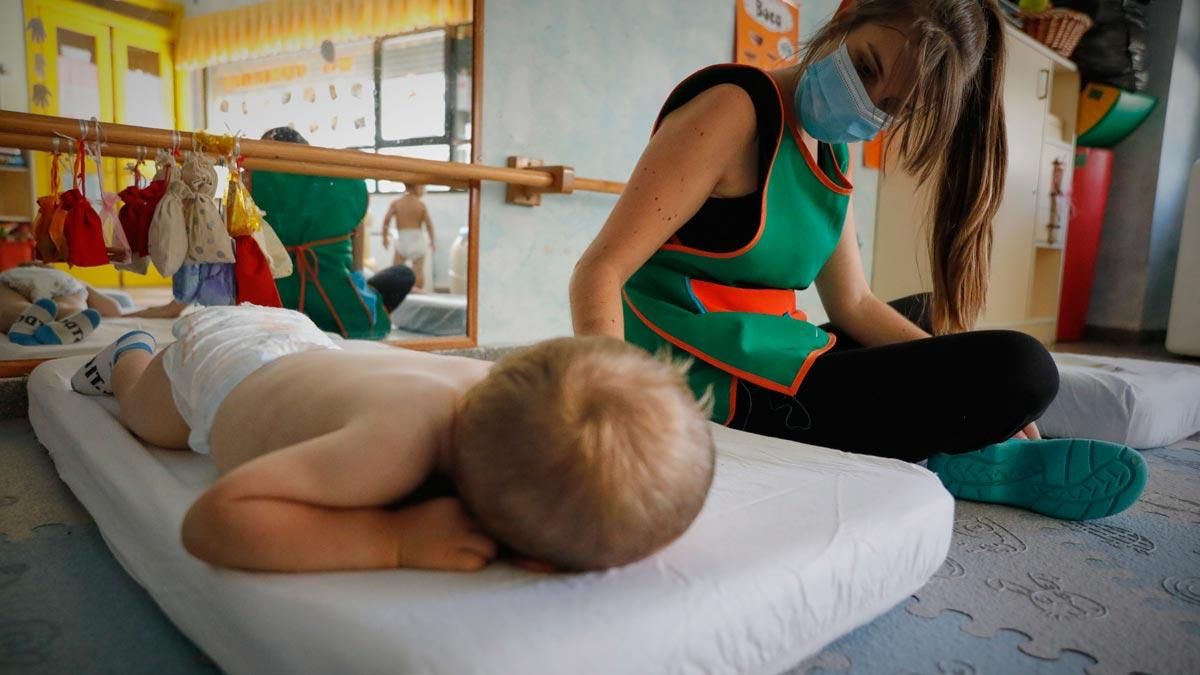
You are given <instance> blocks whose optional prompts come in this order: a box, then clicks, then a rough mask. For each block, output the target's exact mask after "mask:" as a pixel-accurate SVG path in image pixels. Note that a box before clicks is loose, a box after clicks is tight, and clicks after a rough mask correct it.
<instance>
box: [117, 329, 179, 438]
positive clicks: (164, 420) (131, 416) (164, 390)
mask: <svg viewBox="0 0 1200 675" xmlns="http://www.w3.org/2000/svg"><path fill="white" fill-rule="evenodd" d="M168 349H169V347H168ZM165 353H166V352H165V350H164V352H163V353H160V354H159V355H158V356H153V357H152V356H150V353H149V352H146V351H143V350H131V351H129V352H128V353H126V354H123V355H122V356H121V358H120V359H119V360H118V361H117V362H116V363H115V364H114V365H113V369H112V388H113V394H114V395H115V396H116V397H117V403H118V404H119V405H120V406H121V421H122V422H123V423H124V424H125V426H126V427H128V428H129V430H130V431H132V432H133V433H135V434H137V435H138V437H140V438H141V439H142V440H144V441H146V442H147V443H149V444H151V445H156V446H158V447H160V448H165V449H168V450H187V449H188V444H187V441H188V432H189V431H190V429H188V425H187V422H185V421H183V416H182V415H180V414H179V409H178V408H176V407H175V399H174V398H173V397H172V395H171V381H170V379H169V378H168V377H167V371H166V370H165V369H164V368H163V365H162V361H163V354H165Z"/></svg>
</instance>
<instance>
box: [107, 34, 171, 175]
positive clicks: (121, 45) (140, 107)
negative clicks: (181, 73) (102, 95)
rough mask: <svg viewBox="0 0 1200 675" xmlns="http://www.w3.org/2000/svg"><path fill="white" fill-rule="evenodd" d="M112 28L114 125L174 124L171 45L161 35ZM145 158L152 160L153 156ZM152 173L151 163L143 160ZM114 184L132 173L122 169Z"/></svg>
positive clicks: (158, 126)
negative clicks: (113, 29) (115, 123)
mask: <svg viewBox="0 0 1200 675" xmlns="http://www.w3.org/2000/svg"><path fill="white" fill-rule="evenodd" d="M145 33H148V31H141V32H139V33H136V34H135V33H131V32H129V31H125V30H115V31H113V41H112V46H113V58H112V62H113V91H114V93H115V97H114V103H115V105H114V114H115V118H114V121H116V122H117V123H118V124H132V125H134V126H141V127H153V128H156V129H174V128H176V127H175V64H174V63H173V61H172V58H171V44H170V42H168V41H167V40H166V38H165V37H158V36H156V35H154V34H152V33H151V34H145ZM149 159H153V155H151V156H150V158H149ZM146 172H147V173H150V174H151V175H153V172H154V163H153V162H152V161H147V162H146ZM118 184H119V185H120V186H121V187H122V188H124V187H127V186H129V185H132V184H133V176H132V174H130V173H129V172H128V171H122V172H121V175H120V176H119V177H118Z"/></svg>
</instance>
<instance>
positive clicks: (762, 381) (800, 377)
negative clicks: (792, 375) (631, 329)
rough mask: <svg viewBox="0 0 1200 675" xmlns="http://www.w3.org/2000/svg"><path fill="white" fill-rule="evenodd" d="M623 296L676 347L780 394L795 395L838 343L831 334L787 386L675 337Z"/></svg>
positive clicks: (641, 318) (645, 322) (625, 295)
mask: <svg viewBox="0 0 1200 675" xmlns="http://www.w3.org/2000/svg"><path fill="white" fill-rule="evenodd" d="M621 297H622V298H623V299H624V301H625V304H626V305H628V306H629V310H630V311H631V312H633V314H634V316H636V317H637V318H638V320H639V321H641V322H642V324H643V325H644V326H646V327H647V328H649V329H650V330H652V331H654V333H655V334H656V335H658V337H660V338H662V339H663V340H666V341H667V342H669V343H671V344H672V345H674V346H675V347H677V348H679V349H682V350H683V351H685V352H687V353H688V354H691V355H692V356H694V357H696V358H698V359H700V360H701V361H703V362H705V363H707V364H708V365H710V366H713V367H714V368H717V369H718V370H721V371H724V372H726V373H729V374H730V375H733V376H735V377H740V378H742V379H743V380H746V381H747V382H750V383H753V384H757V385H758V386H760V387H762V388H763V389H769V390H770V391H775V392H779V393H780V394H787V395H788V396H795V395H796V392H797V391H799V390H800V383H801V382H803V381H804V377H805V376H806V375H808V371H809V370H810V369H812V365H813V362H815V361H816V360H817V357H818V356H821V355H822V354H824V353H825V352H827V351H829V350H830V349H833V346H834V345H835V344H837V336H835V335H833V334H830V335H829V342H827V343H825V346H824V347H822V348H820V349H815V350H813V351H812V352H810V353H809V354H808V356H807V357H806V358H805V359H804V364H803V365H801V366H800V370H799V371H797V372H796V379H795V380H793V381H792V384H791V386H787V387H785V386H781V385H779V384H776V383H775V382H772V381H770V380H768V379H766V378H763V377H759V376H758V375H755V374H753V373H748V372H746V371H744V370H742V369H740V368H737V367H736V366H732V365H730V364H728V363H725V362H724V361H722V360H720V359H718V358H717V357H715V356H711V355H709V354H708V353H706V352H703V351H701V350H700V349H698V348H696V347H693V346H692V345H689V344H688V343H686V342H684V341H683V340H680V339H679V338H677V337H675V336H674V335H671V334H670V333H668V332H666V331H665V330H663V329H661V328H659V327H658V326H657V325H655V324H654V322H652V321H650V319H648V318H646V315H645V314H642V313H641V312H640V311H639V310H638V308H637V306H636V305H634V304H633V300H631V299H630V297H629V293H627V292H626V291H625V290H624V289H621ZM730 408H731V409H732V408H733V406H732V404H731V405H730Z"/></svg>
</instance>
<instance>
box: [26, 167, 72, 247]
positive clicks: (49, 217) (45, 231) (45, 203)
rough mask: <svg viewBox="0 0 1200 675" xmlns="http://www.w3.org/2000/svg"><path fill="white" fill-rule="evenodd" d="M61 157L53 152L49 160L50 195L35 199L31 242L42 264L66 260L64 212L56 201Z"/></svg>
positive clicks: (57, 200)
mask: <svg viewBox="0 0 1200 675" xmlns="http://www.w3.org/2000/svg"><path fill="white" fill-rule="evenodd" d="M61 161H62V157H61V156H60V155H59V154H58V153H57V152H55V153H54V155H52V156H51V158H50V190H51V194H49V195H46V196H44V197H38V198H37V205H38V212H37V216H36V217H35V218H34V219H33V241H34V246H35V247H36V249H37V257H38V260H41V261H42V262H48V263H50V262H63V261H65V260H66V257H65V255H64V254H65V251H64V250H62V249H61V248H59V246H60V244H61V245H62V246H63V247H65V246H66V241H64V240H63V239H62V228H63V222H64V220H65V219H66V216H67V214H66V212H64V211H63V210H62V205H61V203H60V202H59V199H58V192H57V190H58V172H59V162H61Z"/></svg>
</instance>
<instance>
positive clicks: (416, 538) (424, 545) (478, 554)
mask: <svg viewBox="0 0 1200 675" xmlns="http://www.w3.org/2000/svg"><path fill="white" fill-rule="evenodd" d="M395 523H396V535H397V538H398V541H397V542H396V546H397V560H398V562H399V566H400V567H411V568H416V569H427V570H450V571H457V572H474V571H476V570H480V569H483V568H484V567H486V566H487V564H488V563H489V562H491V561H492V560H493V559H494V558H495V557H496V542H494V541H492V540H491V538H490V537H488V536H487V535H485V534H484V533H483V531H482V530H480V529H479V526H478V525H476V524H475V521H473V520H472V519H471V517H470V516H469V515H467V511H466V509H465V508H463V505H462V502H461V501H459V500H458V499H456V498H454V497H441V498H438V499H431V500H430V501H427V502H423V503H421V504H416V505H414V506H410V507H408V508H405V509H402V510H400V511H397V512H396V513H395Z"/></svg>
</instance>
